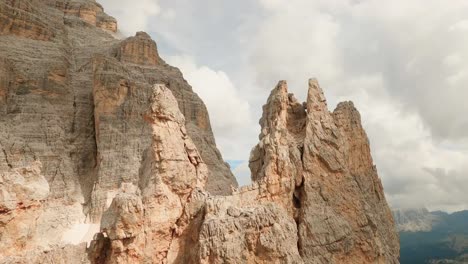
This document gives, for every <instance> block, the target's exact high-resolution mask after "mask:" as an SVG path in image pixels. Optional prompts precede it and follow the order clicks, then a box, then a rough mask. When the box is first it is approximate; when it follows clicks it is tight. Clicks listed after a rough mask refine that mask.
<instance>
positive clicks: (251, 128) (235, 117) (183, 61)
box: [168, 56, 256, 160]
mask: <svg viewBox="0 0 468 264" xmlns="http://www.w3.org/2000/svg"><path fill="white" fill-rule="evenodd" d="M168 62H169V63H170V64H172V65H175V66H177V67H179V68H180V69H181V71H182V72H183V74H184V78H185V79H187V81H188V82H189V83H190V84H191V85H192V87H193V89H194V91H195V92H196V93H197V94H198V95H199V96H200V97H201V98H202V100H203V101H204V102H205V104H206V106H207V108H208V111H209V114H210V120H211V125H212V128H213V131H214V134H215V137H216V141H217V143H218V147H219V148H220V150H221V151H222V153H223V154H224V157H225V159H232V160H234V159H239V158H242V157H244V156H245V153H244V152H245V149H246V148H249V147H251V146H250V145H249V143H250V142H252V140H251V139H248V138H247V137H252V136H253V137H255V136H254V135H255V134H256V132H255V130H256V126H255V125H254V123H253V122H252V118H251V117H252V116H251V113H250V105H249V103H248V102H247V100H245V98H243V97H242V95H241V94H240V93H239V90H238V89H237V88H236V87H235V86H234V84H233V83H232V81H231V80H230V78H229V77H228V76H227V74H226V73H225V72H223V71H215V70H213V69H211V68H209V67H207V66H198V65H196V63H195V60H194V58H193V57H190V56H172V57H169V58H168Z"/></svg>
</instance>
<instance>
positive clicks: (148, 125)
mask: <svg viewBox="0 0 468 264" xmlns="http://www.w3.org/2000/svg"><path fill="white" fill-rule="evenodd" d="M0 18H1V19H0V29H1V30H0V111H1V115H0V128H1V130H0V148H1V151H0V262H3V263H42V262H44V261H46V262H47V261H49V262H52V263H54V262H67V263H324V264H325V263H398V257H399V249H398V238H397V235H396V233H395V232H394V229H395V228H394V223H393V220H392V217H391V213H390V211H389V209H388V206H387V203H386V201H385V197H384V194H383V188H382V185H381V183H380V180H379V178H378V176H377V172H376V169H375V167H374V165H373V162H372V158H371V155H370V149H369V143H368V140H367V136H366V134H365V132H364V130H363V128H362V126H361V123H360V116H359V113H358V112H357V110H356V109H355V108H354V107H353V105H352V103H349V102H347V103H341V104H340V105H338V107H337V109H336V110H335V111H334V112H333V113H331V112H329V111H328V109H327V105H326V101H325V98H324V96H323V93H322V90H321V89H320V87H319V85H318V83H317V82H316V81H315V80H311V81H310V82H309V92H308V99H307V102H306V103H304V104H301V103H299V102H298V101H297V100H296V99H294V97H293V95H291V94H288V91H287V85H286V82H284V81H282V82H280V83H279V84H278V86H277V87H276V88H275V89H274V90H273V91H272V93H271V95H270V97H269V99H268V102H267V104H266V105H265V106H264V114H263V117H262V119H261V120H260V124H261V126H262V130H261V134H260V142H259V144H258V145H257V146H256V147H255V148H254V149H253V150H252V153H251V160H250V168H251V171H252V179H253V181H254V182H253V184H252V185H251V186H246V187H242V188H236V187H237V183H236V181H235V179H234V177H233V175H232V173H231V172H230V170H229V167H228V165H227V164H226V163H224V162H223V160H222V157H221V155H220V153H219V151H218V150H217V149H216V146H215V142H214V137H213V134H212V132H211V127H210V121H209V117H208V113H207V111H206V107H205V106H204V104H203V102H202V101H201V100H200V98H199V97H198V96H197V95H196V94H195V93H194V92H193V91H192V89H191V87H190V86H189V85H188V84H187V82H186V81H185V80H184V79H183V78H182V74H181V73H180V71H179V70H178V69H176V68H173V67H171V66H169V65H167V64H166V63H165V62H164V60H162V59H161V58H160V56H159V54H158V51H157V46H156V43H155V42H154V41H153V40H151V38H150V37H149V36H148V35H147V34H146V33H143V32H139V33H137V34H136V36H134V37H130V38H127V39H125V40H119V39H116V38H115V37H114V36H113V35H112V33H114V32H115V31H116V30H117V29H116V22H115V20H114V19H113V18H111V17H109V16H107V15H106V14H105V13H104V12H103V9H102V7H101V6H100V5H99V4H97V3H96V2H94V1H91V0H76V1H63V0H62V1H58V0H41V1H40V0H33V1H26V0H2V1H1V2H0ZM219 194H222V195H223V196H221V195H219ZM90 238H93V241H92V242H91V244H89V245H87V244H86V243H83V242H86V241H90Z"/></svg>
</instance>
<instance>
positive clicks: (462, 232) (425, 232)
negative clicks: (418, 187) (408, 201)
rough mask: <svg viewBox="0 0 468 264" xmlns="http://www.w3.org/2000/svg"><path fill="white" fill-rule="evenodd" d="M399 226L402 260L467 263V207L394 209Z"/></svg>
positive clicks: (419, 263) (409, 261)
mask: <svg viewBox="0 0 468 264" xmlns="http://www.w3.org/2000/svg"><path fill="white" fill-rule="evenodd" d="M394 215H395V222H396V224H397V227H398V228H399V230H400V244H401V263H403V264H405V263H408V264H410V263H411V264H426V263H437V264H439V263H468V261H466V256H467V255H468V211H461V212H455V213H452V214H448V213H444V212H440V211H437V212H429V211H428V210H426V209H413V210H411V209H407V210H398V211H394Z"/></svg>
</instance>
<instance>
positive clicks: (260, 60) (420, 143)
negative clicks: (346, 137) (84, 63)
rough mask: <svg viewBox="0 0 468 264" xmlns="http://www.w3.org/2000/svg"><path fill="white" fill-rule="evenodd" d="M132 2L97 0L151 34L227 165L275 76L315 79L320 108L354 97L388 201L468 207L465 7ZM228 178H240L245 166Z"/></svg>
mask: <svg viewBox="0 0 468 264" xmlns="http://www.w3.org/2000/svg"><path fill="white" fill-rule="evenodd" d="M106 3H107V4H106ZM116 3H118V4H116ZM141 3H143V4H140V2H139V4H138V5H135V4H134V1H130V0H119V1H117V2H116V1H110V0H105V1H103V4H104V7H105V8H106V10H110V13H111V14H112V15H115V16H116V17H117V18H119V22H120V23H119V24H120V26H121V28H122V27H127V29H125V31H132V32H133V31H137V30H149V31H150V32H152V33H153V36H155V37H156V38H157V42H158V44H159V48H160V51H161V52H162V53H163V55H165V54H166V55H170V56H171V59H170V60H169V61H170V62H171V63H172V64H175V65H176V66H180V67H181V68H182V72H183V73H184V76H185V77H186V79H187V80H188V81H189V82H190V83H191V84H192V85H193V87H194V90H195V91H196V92H197V93H198V94H199V95H200V96H201V97H202V99H203V100H204V101H205V103H206V104H207V107H208V110H209V112H210V116H211V122H212V126H213V128H214V132H215V136H216V139H217V143H218V145H219V146H220V149H221V151H222V153H223V155H224V157H225V158H226V159H235V160H247V159H248V156H249V152H250V149H251V147H252V146H253V145H254V144H255V143H256V141H257V134H258V130H259V127H258V125H256V122H253V121H252V120H256V119H258V118H259V117H260V111H261V106H262V104H263V103H265V101H266V99H267V98H266V96H267V94H268V92H269V90H271V89H272V88H273V87H274V85H275V84H276V83H277V81H278V80H280V79H286V80H288V83H289V87H290V90H291V91H292V92H294V93H295V94H296V96H297V97H298V98H304V97H305V95H306V89H307V79H308V78H309V77H317V78H318V79H319V81H320V83H321V85H322V87H323V88H324V90H325V94H326V96H327V98H328V99H329V103H330V104H329V105H334V104H336V103H337V102H338V101H339V100H350V99H351V100H353V101H354V102H355V105H356V106H357V108H358V109H359V111H360V112H361V114H362V120H363V122H364V126H365V128H366V130H367V132H368V135H369V138H370V141H371V148H372V152H373V156H374V160H375V163H376V164H377V167H378V169H379V172H380V176H381V177H382V179H383V182H384V187H385V190H386V193H387V197H388V199H389V201H390V202H391V203H392V204H393V205H394V206H412V207H413V206H414V207H417V206H428V207H429V208H431V209H445V210H455V209H460V208H465V209H466V208H468V195H467V194H465V192H464V190H463V186H466V183H467V182H466V179H467V178H468V176H467V173H468V168H467V165H466V164H468V133H467V132H466V131H468V117H467V115H466V113H467V112H468V104H466V103H465V101H466V98H468V89H467V88H466V83H468V45H466V43H468V34H466V31H467V29H468V27H467V25H468V24H467V21H468V2H467V1H466V0H452V1H445V0H413V1H406V0H395V1H381V0H242V1H234V2H233V1H227V0H219V1H211V0H200V1H196V2H194V1H189V0H180V1H170V0H158V1H149V0H145V1H142V2H141ZM151 6H152V7H151ZM148 7H149V9H148ZM146 9H148V10H152V11H150V12H148V10H146ZM116 14H122V15H121V16H119V15H116ZM137 27H138V28H137ZM164 53H165V54H164ZM181 54H190V55H192V56H194V57H192V58H191V57H187V56H182V55H181ZM163 57H164V56H163ZM195 62H197V63H198V64H199V65H197V63H195ZM201 65H206V66H201ZM213 69H216V70H213ZM231 113H233V114H231ZM244 119H245V120H244ZM244 121H245V122H244ZM235 173H236V174H237V175H238V176H239V181H240V182H243V180H242V179H243V178H245V177H246V175H248V174H249V173H248V169H247V164H246V163H244V164H243V165H240V166H239V167H237V168H236V169H235ZM428 193H429V194H430V195H428Z"/></svg>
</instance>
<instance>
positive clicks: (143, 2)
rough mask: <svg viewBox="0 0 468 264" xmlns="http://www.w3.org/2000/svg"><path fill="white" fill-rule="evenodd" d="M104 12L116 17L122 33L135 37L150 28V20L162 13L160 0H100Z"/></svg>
mask: <svg viewBox="0 0 468 264" xmlns="http://www.w3.org/2000/svg"><path fill="white" fill-rule="evenodd" d="M99 2H100V3H101V4H102V5H103V6H104V11H105V12H106V13H108V14H110V15H112V16H114V17H115V18H116V19H117V21H118V22H119V23H118V28H119V31H120V32H121V33H123V34H124V35H126V36H130V35H134V34H135V32H137V31H145V30H148V29H149V28H150V19H151V18H152V17H154V16H156V15H158V14H159V13H160V12H161V8H160V6H159V3H158V0H139V1H129V0H99Z"/></svg>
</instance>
